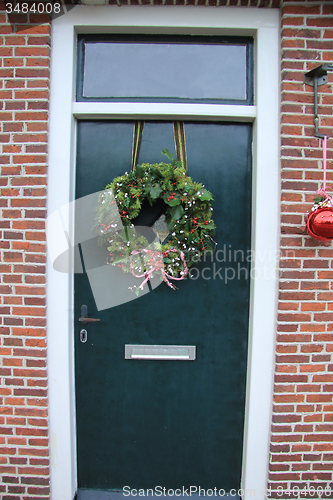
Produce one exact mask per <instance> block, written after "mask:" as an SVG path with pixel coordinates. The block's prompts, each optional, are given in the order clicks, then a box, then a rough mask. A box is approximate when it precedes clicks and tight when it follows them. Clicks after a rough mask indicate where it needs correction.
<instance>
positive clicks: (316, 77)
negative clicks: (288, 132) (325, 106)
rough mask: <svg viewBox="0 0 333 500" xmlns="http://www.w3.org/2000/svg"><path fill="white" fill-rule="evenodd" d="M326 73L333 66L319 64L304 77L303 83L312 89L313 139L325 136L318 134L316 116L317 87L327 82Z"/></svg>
mask: <svg viewBox="0 0 333 500" xmlns="http://www.w3.org/2000/svg"><path fill="white" fill-rule="evenodd" d="M328 71H333V64H328V63H325V64H321V65H320V66H317V68H314V69H312V70H311V71H309V72H308V73H305V75H304V83H307V84H308V85H312V86H313V87H314V107H315V110H314V124H315V137H319V138H320V139H324V137H325V135H324V134H320V133H319V132H318V125H319V116H318V87H319V85H323V84H324V83H327V82H328V75H327V72H328Z"/></svg>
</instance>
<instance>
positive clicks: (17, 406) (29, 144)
mask: <svg viewBox="0 0 333 500" xmlns="http://www.w3.org/2000/svg"><path fill="white" fill-rule="evenodd" d="M1 11H2V12H1ZM24 20H25V19H24V16H23V17H22V18H21V19H20V22H22V21H24ZM49 44H50V28H49V26H48V25H44V26H36V27H31V28H30V29H29V30H26V31H22V32H19V33H18V34H13V33H12V30H11V26H10V24H8V23H6V16H5V13H4V12H3V4H2V6H1V8H0V123H1V125H0V126H1V129H0V148H1V156H0V167H1V177H0V190H1V201H0V203H1V212H2V217H1V221H0V233H1V240H2V241H1V250H0V252H1V261H0V272H1V283H0V293H1V304H0V312H1V320H0V321H1V322H0V331H1V365H0V377H1V389H0V390H1V394H0V399H1V407H0V475H1V481H0V492H1V498H2V499H3V500H6V499H7V498H8V499H9V498H10V499H11V500H13V499H21V498H22V499H23V498H29V499H32V498H40V499H42V498H48V497H49V449H48V420H47V376H46V340H45V339H46V330H45V326H46V318H45V234H44V228H45V204H46V180H47V179H46V153H47V121H48V111H47V109H48V101H47V100H48V93H49V63H50V59H49V56H50V54H49V52H50V47H49Z"/></svg>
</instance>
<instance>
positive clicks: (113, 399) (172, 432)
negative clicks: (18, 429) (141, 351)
mask: <svg viewBox="0 0 333 500" xmlns="http://www.w3.org/2000/svg"><path fill="white" fill-rule="evenodd" d="M185 133H186V145H187V156H188V169H189V171H188V174H189V175H190V176H191V177H192V178H193V179H194V180H196V181H198V182H204V183H205V185H206V187H207V189H209V190H210V191H211V192H212V193H213V195H214V198H215V200H214V203H213V206H214V221H215V223H216V225H217V232H216V241H217V243H218V246H217V250H218V251H219V252H216V255H215V256H214V259H213V261H211V259H210V258H207V259H206V262H200V263H198V265H197V266H196V267H197V270H196V271H195V273H194V276H199V277H198V279H187V280H184V281H182V282H178V283H177V287H178V290H176V291H173V290H170V288H168V287H167V285H166V284H165V283H162V284H161V285H160V286H159V287H157V288H156V289H154V290H153V291H152V292H150V293H148V294H147V295H145V296H142V297H139V298H138V299H136V300H133V301H132V302H130V303H127V304H122V305H119V306H117V307H114V308H111V309H107V310H104V311H99V312H97V311H96V306H95V304H94V300H93V296H92V293H91V290H90V286H89V282H88V279H87V276H86V275H85V274H83V275H76V276H75V318H76V319H77V318H78V317H79V315H80V306H81V305H82V304H87V305H88V308H89V314H90V316H93V317H99V318H100V319H101V321H100V323H96V324H91V325H88V327H87V330H88V341H87V342H86V343H85V344H82V343H81V342H80V341H79V331H80V325H79V323H78V322H77V321H76V331H75V352H76V415H77V443H78V444H77V447H78V484H79V488H92V489H94V488H95V489H101V490H109V489H119V490H121V489H122V488H123V486H125V485H130V486H131V487H132V488H154V487H155V486H156V485H162V486H164V487H167V488H179V487H182V486H185V487H188V486H190V485H193V484H198V485H199V484H200V486H201V487H202V488H214V487H217V488H223V489H225V490H226V491H228V490H230V489H232V488H236V489H237V488H239V487H240V475H241V463H242V448H243V427H244V405H245V386H246V361H247V338H248V305H249V279H246V271H247V272H248V271H249V263H248V262H246V261H245V262H241V261H240V258H239V256H240V255H241V253H238V254H237V255H238V258H237V259H236V262H235V261H234V260H235V259H233V258H232V259H231V261H230V259H229V258H228V257H229V255H230V254H228V252H229V251H230V250H231V251H234V250H239V251H243V252H244V257H245V256H246V252H247V250H248V249H249V248H250V243H251V242H250V235H251V140H252V129H251V125H248V124H235V123H232V124H225V123H224V124H220V123H219V124H217V123H187V124H186V125H185ZM132 134H133V122H92V121H91V122H80V123H79V126H78V152H77V184H76V186H77V187H76V197H77V198H79V197H81V196H85V195H87V194H90V193H91V192H95V191H98V190H99V189H101V188H103V187H104V186H105V185H106V184H107V183H109V182H110V181H111V180H112V179H113V178H114V177H115V176H117V175H122V174H123V173H124V172H125V171H128V170H129V168H130V158H131V146H132ZM165 143H167V144H165ZM165 147H167V148H169V149H172V148H173V144H172V123H171V122H170V123H160V124H159V123H151V124H147V125H146V126H145V129H144V133H143V140H142V145H141V150H140V156H139V161H145V162H157V161H163V159H164V158H163V157H162V156H161V155H160V153H159V152H160V150H161V149H164V148H165ZM173 150H174V148H173ZM223 252H224V253H223ZM231 256H233V254H231ZM223 257H225V259H224V261H223ZM239 263H240V266H241V268H242V269H243V271H242V272H241V273H240V275H239V277H240V279H237V272H238V269H239V267H238V264H239ZM226 267H228V268H229V269H231V270H234V272H235V276H236V278H235V279H232V280H231V279H228V281H227V282H226ZM231 275H232V272H231V271H230V272H229V274H228V276H231ZM125 344H162V345H164V344H176V345H178V344H179V345H196V346H197V359H196V360H195V361H191V362H187V361H186V362H184V361H146V360H145V361H140V360H136V361H134V360H125V359H124V345H125Z"/></svg>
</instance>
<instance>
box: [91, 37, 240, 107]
mask: <svg viewBox="0 0 333 500" xmlns="http://www.w3.org/2000/svg"><path fill="white" fill-rule="evenodd" d="M247 58H248V44H247V43H246V42H243V43H234V44H232V43H207V42H206V43H204V44H202V43H193V42H192V43H178V42H171V43H170V42H149V43H148V42H147V43H146V42H141V41H139V42H137V41H133V42H132V41H124V42H123V41H112V42H110V41H100V42H96V41H86V42H85V43H84V60H83V64H84V72H83V75H84V78H83V92H82V97H84V98H114V99H126V98H128V99H139V98H151V99H152V100H161V99H168V100H173V101H175V100H205V101H207V100H216V99H218V100H240V101H244V100H246V99H247V98H248V95H247V93H248V92H247V83H248V75H247V67H248V64H247Z"/></svg>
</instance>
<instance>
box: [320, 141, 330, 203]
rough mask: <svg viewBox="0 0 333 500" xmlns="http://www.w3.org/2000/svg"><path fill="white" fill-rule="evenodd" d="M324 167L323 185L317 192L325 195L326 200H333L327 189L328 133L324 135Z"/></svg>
mask: <svg viewBox="0 0 333 500" xmlns="http://www.w3.org/2000/svg"><path fill="white" fill-rule="evenodd" d="M323 168H324V183H323V186H322V187H321V186H320V188H319V189H318V191H317V194H319V196H323V197H324V198H325V200H324V202H325V201H328V200H330V201H332V202H333V199H332V197H331V196H330V195H329V194H327V192H326V189H327V183H326V170H327V135H325V136H324V138H323Z"/></svg>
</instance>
